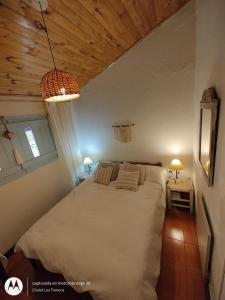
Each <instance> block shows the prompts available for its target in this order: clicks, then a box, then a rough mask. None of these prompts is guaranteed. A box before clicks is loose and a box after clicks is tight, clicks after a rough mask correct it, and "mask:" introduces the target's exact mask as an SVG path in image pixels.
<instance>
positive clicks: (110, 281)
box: [16, 178, 165, 300]
mask: <svg viewBox="0 0 225 300" xmlns="http://www.w3.org/2000/svg"><path fill="white" fill-rule="evenodd" d="M114 184H115V183H114V182H111V183H110V185H109V186H104V185H101V184H98V183H95V182H94V180H93V179H92V178H90V179H87V180H85V181H84V182H83V183H82V184H80V185H79V186H78V187H77V188H76V189H74V190H73V191H72V192H71V193H70V194H69V195H68V196H66V197H65V198H64V199H63V200H62V201H60V202H59V203H58V204H57V205H56V206H55V207H54V208H53V209H51V210H50V211H49V212H48V213H47V214H46V215H44V216H43V217H42V218H41V219H40V220H39V221H38V222H36V223H35V224H34V225H33V226H32V227H31V228H30V229H29V230H28V231H27V232H26V233H25V234H24V235H23V236H22V238H21V239H20V240H19V241H18V243H17V245H16V251H22V252H23V253H24V255H25V256H26V257H28V258H33V259H38V260H40V261H41V263H42V264H43V266H44V267H45V268H46V269H47V270H49V271H51V272H55V273H61V274H62V275H63V276H64V278H65V279H66V280H67V281H69V282H70V281H74V282H79V281H90V283H91V284H90V285H84V286H83V287H81V286H75V287H74V289H75V290H76V291H78V292H85V291H89V293H90V294H91V295H92V297H93V298H94V299H95V300H155V299H157V295H156V292H155V285H156V282H157V278H158V275H159V271H160V254H161V230H162V225H163V220H164V212H165V188H164V183H163V182H162V184H160V183H154V182H151V181H145V184H144V185H142V186H140V187H139V190H138V191H137V192H133V191H128V190H122V189H116V188H115V186H114Z"/></svg>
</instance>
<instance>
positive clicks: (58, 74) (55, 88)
mask: <svg viewBox="0 0 225 300" xmlns="http://www.w3.org/2000/svg"><path fill="white" fill-rule="evenodd" d="M41 94H42V96H43V98H44V100H45V101H46V102H62V101H71V100H73V99H77V98H79V97H80V89H79V86H78V84H77V82H76V80H74V79H73V78H72V76H71V75H70V74H69V73H68V72H65V71H61V70H57V69H55V70H51V71H49V72H48V73H46V74H45V75H44V76H43V77H42V80H41Z"/></svg>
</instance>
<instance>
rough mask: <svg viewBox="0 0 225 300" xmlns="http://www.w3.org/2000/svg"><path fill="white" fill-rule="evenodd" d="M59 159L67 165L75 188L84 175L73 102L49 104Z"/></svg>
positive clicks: (72, 185)
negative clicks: (80, 176) (81, 175)
mask: <svg viewBox="0 0 225 300" xmlns="http://www.w3.org/2000/svg"><path fill="white" fill-rule="evenodd" d="M47 109H48V112H49V119H50V123H51V127H52V131H53V135H54V138H55V142H56V147H57V150H58V154H59V157H60V158H62V159H63V160H64V162H65V163H66V166H67V169H68V171H69V174H70V179H71V187H74V186H75V185H76V183H77V182H78V180H79V174H81V173H82V160H81V153H80V149H79V147H78V143H77V138H76V123H75V121H76V120H75V110H74V107H73V103H72V102H62V103H50V104H47Z"/></svg>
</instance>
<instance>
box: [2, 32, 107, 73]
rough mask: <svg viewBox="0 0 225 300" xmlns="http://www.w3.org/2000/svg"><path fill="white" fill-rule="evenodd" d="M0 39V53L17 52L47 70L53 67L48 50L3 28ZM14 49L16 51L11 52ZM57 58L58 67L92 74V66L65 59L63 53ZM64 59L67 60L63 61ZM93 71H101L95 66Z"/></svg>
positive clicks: (65, 55)
mask: <svg viewBox="0 0 225 300" xmlns="http://www.w3.org/2000/svg"><path fill="white" fill-rule="evenodd" d="M0 38H1V44H0V49H1V51H4V50H7V53H9V55H11V56H13V55H14V54H12V53H11V52H12V51H14V52H15V51H19V52H22V53H23V54H26V55H27V57H28V59H29V58H30V60H31V61H32V60H33V59H34V61H35V60H37V61H40V62H41V64H44V65H47V66H48V67H49V69H51V68H52V67H53V64H52V59H51V56H50V52H49V50H48V49H45V48H43V47H41V48H40V47H39V45H35V46H34V45H32V41H31V40H27V39H26V38H23V39H21V38H20V37H19V38H18V36H17V35H16V34H14V33H11V32H9V31H7V30H5V29H3V28H1V30H0ZM13 49H16V50H13ZM55 57H56V58H57V63H58V64H59V66H60V67H62V66H64V65H67V64H69V65H70V66H71V68H74V73H76V72H79V70H80V69H81V70H82V72H92V70H93V65H91V64H89V65H87V64H85V65H84V64H83V65H82V63H79V62H77V61H76V60H72V59H71V58H72V57H70V56H69V57H68V58H67V53H65V52H64V54H63V55H57V56H55ZM64 57H66V58H67V59H66V60H65V59H63V58H64ZM94 69H97V70H102V68H101V67H100V66H97V65H95V66H94Z"/></svg>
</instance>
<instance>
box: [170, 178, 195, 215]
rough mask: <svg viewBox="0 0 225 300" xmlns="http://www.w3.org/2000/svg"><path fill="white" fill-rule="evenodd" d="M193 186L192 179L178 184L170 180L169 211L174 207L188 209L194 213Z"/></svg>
mask: <svg viewBox="0 0 225 300" xmlns="http://www.w3.org/2000/svg"><path fill="white" fill-rule="evenodd" d="M193 191H194V189H193V184H192V181H191V180H190V179H186V180H181V181H178V182H177V183H175V182H174V180H170V181H169V182H168V183H167V200H168V207H169V209H170V208H171V207H173V206H176V207H183V208H188V209H189V210H190V212H191V213H192V212H193Z"/></svg>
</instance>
